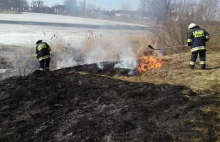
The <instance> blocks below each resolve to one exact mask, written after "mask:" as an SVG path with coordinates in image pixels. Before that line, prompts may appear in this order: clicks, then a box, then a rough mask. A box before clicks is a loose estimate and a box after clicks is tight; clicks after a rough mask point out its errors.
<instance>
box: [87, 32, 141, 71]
mask: <svg viewBox="0 0 220 142" xmlns="http://www.w3.org/2000/svg"><path fill="white" fill-rule="evenodd" d="M94 37H95V38H94ZM97 37H98V38H97ZM89 39H90V41H91V39H92V45H91V46H90V47H88V48H87V50H86V53H85V57H84V58H85V60H84V63H85V64H92V63H97V66H98V67H99V68H100V69H103V68H104V64H102V63H101V62H107V61H111V62H113V61H118V62H119V63H117V64H116V65H115V67H114V68H127V69H135V68H136V65H137V62H136V61H137V60H136V56H135V54H134V52H133V50H132V46H131V43H130V42H128V40H127V39H126V38H123V37H121V36H118V37H114V38H112V37H111V38H108V37H106V38H105V37H103V36H102V37H99V36H96V35H94V34H93V35H92V38H91V35H90V38H89Z"/></svg>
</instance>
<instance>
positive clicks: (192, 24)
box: [188, 23, 197, 29]
mask: <svg viewBox="0 0 220 142" xmlns="http://www.w3.org/2000/svg"><path fill="white" fill-rule="evenodd" d="M196 26H197V25H196V24H195V23H191V24H189V27H188V29H192V28H194V27H196Z"/></svg>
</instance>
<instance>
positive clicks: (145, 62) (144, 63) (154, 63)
mask: <svg viewBox="0 0 220 142" xmlns="http://www.w3.org/2000/svg"><path fill="white" fill-rule="evenodd" d="M163 62H164V61H163V60H162V59H160V58H155V57H153V56H143V57H140V58H139V62H138V66H137V69H138V71H139V73H144V72H146V71H147V70H149V69H154V68H161V67H162V65H163Z"/></svg>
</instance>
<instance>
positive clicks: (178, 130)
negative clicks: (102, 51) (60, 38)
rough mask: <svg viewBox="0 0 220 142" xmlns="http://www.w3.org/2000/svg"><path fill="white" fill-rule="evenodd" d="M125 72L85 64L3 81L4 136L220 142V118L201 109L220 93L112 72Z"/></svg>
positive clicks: (89, 141)
mask: <svg viewBox="0 0 220 142" xmlns="http://www.w3.org/2000/svg"><path fill="white" fill-rule="evenodd" d="M108 66H111V64H108ZM79 71H84V72H86V74H85V73H79ZM125 71H126V70H124V69H123V71H121V69H119V70H117V69H108V70H99V69H98V68H96V67H95V66H94V65H84V66H78V67H75V68H68V69H61V70H58V71H54V72H40V71H35V72H34V73H33V74H32V75H30V76H29V77H13V78H9V79H6V80H3V81H1V82H0V141H1V142H11V141H22V142H23V141H35V142H45V141H49V142H63V141H64V142H66V141H74V142H144V141H146V142H170V141H182V142H185V141H187V142H191V141H192V142H193V141H195V140H197V141H210V142H212V141H213V142H214V141H217V139H218V133H219V132H220V128H219V127H218V126H219V123H220V120H219V118H218V116H217V114H215V113H204V112H203V111H202V108H203V107H205V106H208V105H215V106H218V107H219V101H218V98H219V93H218V92H210V91H203V92H200V93H199V94H197V93H195V92H193V91H192V90H190V89H189V88H187V87H184V86H178V85H168V84H161V85H155V84H149V83H132V82H125V81H121V80H116V79H113V78H111V77H109V75H110V76H112V75H113V74H114V73H117V74H121V75H126V73H125ZM127 71H128V70H127ZM103 75H105V76H103ZM192 120H193V121H192ZM197 128H204V129H206V130H207V131H208V132H207V134H206V135H204V133H203V132H202V131H199V129H197Z"/></svg>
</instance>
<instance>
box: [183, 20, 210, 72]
mask: <svg viewBox="0 0 220 142" xmlns="http://www.w3.org/2000/svg"><path fill="white" fill-rule="evenodd" d="M188 29H189V32H188V40H187V43H188V46H190V47H191V53H192V55H191V60H190V69H194V67H195V63H196V59H197V56H198V54H199V57H200V67H201V69H202V70H204V69H206V42H207V41H208V40H209V33H208V32H207V31H206V30H204V29H202V28H200V27H199V26H198V25H196V24H195V23H191V24H190V25H189V27H188Z"/></svg>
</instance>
